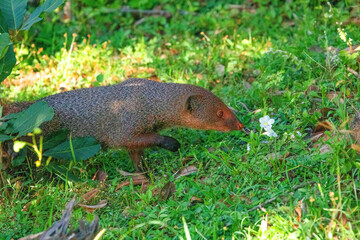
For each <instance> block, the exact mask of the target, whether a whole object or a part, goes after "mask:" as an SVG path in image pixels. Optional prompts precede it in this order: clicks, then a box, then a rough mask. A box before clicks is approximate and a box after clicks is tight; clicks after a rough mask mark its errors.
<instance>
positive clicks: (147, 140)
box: [127, 134, 180, 172]
mask: <svg viewBox="0 0 360 240" xmlns="http://www.w3.org/2000/svg"><path fill="white" fill-rule="evenodd" d="M147 147H161V148H165V149H167V150H170V151H172V152H176V151H177V150H178V149H179V148H180V143H179V142H178V141H177V140H176V139H175V138H172V137H168V136H161V135H159V134H146V135H142V136H140V137H137V138H134V139H132V141H131V143H130V144H128V145H127V148H128V151H129V155H130V158H131V160H132V162H133V165H134V168H135V171H136V172H141V171H143V170H144V169H143V166H142V159H141V158H142V155H143V149H144V148H147Z"/></svg>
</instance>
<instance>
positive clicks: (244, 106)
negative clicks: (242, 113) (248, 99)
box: [238, 102, 251, 112]
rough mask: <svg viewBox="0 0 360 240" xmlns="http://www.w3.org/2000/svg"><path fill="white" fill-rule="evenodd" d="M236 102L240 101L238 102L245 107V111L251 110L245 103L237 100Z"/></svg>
mask: <svg viewBox="0 0 360 240" xmlns="http://www.w3.org/2000/svg"><path fill="white" fill-rule="evenodd" d="M238 103H240V104H241V105H242V106H243V107H244V108H245V109H246V111H248V112H251V111H250V110H249V109H248V107H247V106H246V105H245V103H243V102H238Z"/></svg>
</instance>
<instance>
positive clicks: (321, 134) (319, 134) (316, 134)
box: [310, 131, 325, 143]
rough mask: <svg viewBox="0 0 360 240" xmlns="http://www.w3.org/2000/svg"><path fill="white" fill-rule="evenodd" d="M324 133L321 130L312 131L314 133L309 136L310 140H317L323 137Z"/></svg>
mask: <svg viewBox="0 0 360 240" xmlns="http://www.w3.org/2000/svg"><path fill="white" fill-rule="evenodd" d="M324 135H325V131H322V132H316V133H314V135H313V136H312V137H311V138H310V141H311V142H313V143H314V142H316V141H318V140H319V139H320V138H321V137H323V136H324Z"/></svg>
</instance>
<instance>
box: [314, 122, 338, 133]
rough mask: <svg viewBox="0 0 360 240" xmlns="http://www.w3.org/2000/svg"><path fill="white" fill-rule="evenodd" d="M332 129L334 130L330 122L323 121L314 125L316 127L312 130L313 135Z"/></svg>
mask: <svg viewBox="0 0 360 240" xmlns="http://www.w3.org/2000/svg"><path fill="white" fill-rule="evenodd" d="M333 129H335V126H334V125H333V124H332V123H331V122H329V121H323V122H319V123H318V124H317V125H316V127H315V128H314V133H316V132H321V131H326V130H333Z"/></svg>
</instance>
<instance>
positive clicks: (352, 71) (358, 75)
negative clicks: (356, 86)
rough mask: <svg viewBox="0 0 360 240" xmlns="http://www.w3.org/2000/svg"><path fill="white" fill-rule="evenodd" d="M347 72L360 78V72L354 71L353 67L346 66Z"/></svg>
mask: <svg viewBox="0 0 360 240" xmlns="http://www.w3.org/2000/svg"><path fill="white" fill-rule="evenodd" d="M346 69H347V70H348V71H349V72H351V73H352V74H354V75H355V77H357V78H360V74H359V73H358V72H356V71H355V70H354V69H352V68H349V67H347V68H346Z"/></svg>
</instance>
